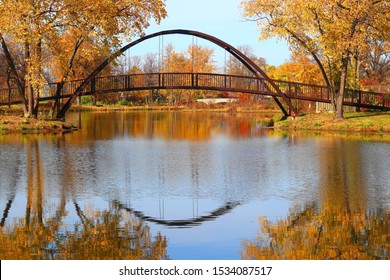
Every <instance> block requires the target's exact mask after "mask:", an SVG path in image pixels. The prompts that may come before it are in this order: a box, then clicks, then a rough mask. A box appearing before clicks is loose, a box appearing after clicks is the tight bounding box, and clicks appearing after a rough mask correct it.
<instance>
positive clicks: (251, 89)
mask: <svg viewBox="0 0 390 280" xmlns="http://www.w3.org/2000/svg"><path fill="white" fill-rule="evenodd" d="M83 81H84V80H75V81H70V82H67V83H65V84H64V86H63V89H62V91H61V95H60V96H56V92H57V88H58V87H59V86H60V85H59V83H50V84H47V85H46V86H45V87H44V91H43V93H42V94H41V97H40V100H54V99H58V98H60V99H65V98H69V97H70V96H72V95H73V93H74V92H75V91H76V89H77V88H78V87H79V86H80V85H81V84H82V82H83ZM273 82H274V83H275V84H276V85H277V86H278V87H279V88H280V90H281V91H282V93H283V94H285V95H286V96H287V97H288V98H290V99H297V100H306V101H314V102H323V103H330V102H331V94H330V91H329V90H328V88H327V87H326V86H319V85H310V84H303V83H294V82H287V81H278V80H273ZM151 89H199V90H214V91H224V92H242V93H248V94H258V95H267V96H276V97H277V96H279V94H278V93H277V92H276V90H275V89H274V88H273V87H272V86H271V85H270V84H269V82H267V80H266V79H263V78H256V77H248V76H237V75H225V74H210V73H151V74H129V75H117V76H106V77H96V78H94V79H93V80H92V81H91V82H90V83H89V84H88V86H87V87H85V89H84V90H83V92H82V94H83V95H92V94H96V93H114V92H126V91H139V90H151ZM18 103H22V101H21V98H20V96H19V93H18V91H17V89H11V90H8V89H3V90H0V106H4V105H8V104H18ZM344 104H345V105H348V106H355V107H362V108H370V109H380V110H390V94H385V93H376V92H369V91H357V90H350V89H347V90H346V94H345V98H344Z"/></svg>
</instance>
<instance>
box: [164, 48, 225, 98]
mask: <svg viewBox="0 0 390 280" xmlns="http://www.w3.org/2000/svg"><path fill="white" fill-rule="evenodd" d="M216 69H217V66H216V62H215V60H214V50H213V49H211V48H208V47H203V46H200V45H196V44H191V45H190V46H188V48H187V49H186V50H185V51H182V52H177V51H175V49H174V47H173V45H172V44H168V45H167V46H166V48H165V50H164V59H163V71H165V72H171V73H174V72H184V73H212V72H214V71H215V70H216ZM176 92H177V95H176V96H175V97H174V96H173V93H172V91H170V92H169V95H170V96H169V100H170V103H171V105H178V103H180V102H182V95H183V94H184V92H183V91H176ZM185 93H187V104H189V103H190V101H191V98H192V97H193V95H194V94H195V93H197V94H199V95H202V94H203V92H200V91H198V92H195V91H191V90H186V91H185Z"/></svg>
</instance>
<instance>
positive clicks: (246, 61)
mask: <svg viewBox="0 0 390 280" xmlns="http://www.w3.org/2000/svg"><path fill="white" fill-rule="evenodd" d="M172 34H181V35H190V36H194V37H198V38H202V39H205V40H207V41H209V42H211V43H214V44H215V45H217V46H219V47H221V48H223V49H225V50H226V51H227V52H229V53H230V54H231V55H233V56H234V57H235V58H237V59H238V60H239V61H240V62H241V63H242V64H243V65H244V66H245V67H246V68H248V70H249V71H250V72H252V73H253V74H254V76H255V77H256V78H263V79H265V81H266V83H265V84H264V85H265V87H272V89H274V90H275V91H276V93H277V95H278V96H273V98H274V100H275V102H276V103H277V104H278V106H279V107H280V109H281V110H282V111H283V113H284V114H285V115H286V116H287V115H289V112H288V111H287V110H286V109H285V108H284V106H283V104H282V103H281V101H280V100H279V98H280V99H282V100H283V101H284V102H285V103H286V104H287V106H288V109H289V111H290V112H292V113H294V114H295V115H297V114H298V112H297V111H296V109H295V108H294V106H293V105H292V103H291V101H290V99H289V98H288V97H287V96H286V95H285V94H284V93H283V92H282V91H281V90H280V89H279V87H278V86H277V85H276V84H275V83H274V82H273V81H272V80H271V79H270V78H269V77H268V75H267V74H266V73H265V72H264V71H263V70H261V69H260V67H259V66H258V65H257V64H256V63H254V62H253V61H252V60H251V59H250V58H248V57H247V56H246V55H245V54H243V53H242V52H241V51H240V50H238V49H237V48H235V47H233V46H232V45H230V44H228V43H226V42H224V41H222V40H220V39H218V38H216V37H214V36H211V35H209V34H206V33H202V32H198V31H194V30H185V29H173V30H165V31H160V32H156V33H153V34H150V35H146V36H144V37H141V38H139V39H138V40H135V41H133V42H131V43H129V44H127V45H126V46H124V47H122V48H121V49H119V50H118V51H116V52H115V53H113V54H112V55H111V56H110V57H109V58H107V59H106V60H105V61H103V62H102V64H100V65H99V66H98V67H97V68H96V69H95V70H94V71H93V72H92V73H91V74H90V75H89V76H88V77H87V78H86V79H85V80H84V81H83V83H82V84H81V85H80V86H79V87H78V88H77V89H76V90H75V92H74V93H73V95H72V96H71V97H70V98H69V99H68V101H67V102H66V103H65V104H64V105H63V107H62V108H61V109H60V110H59V112H57V118H64V117H65V114H66V112H67V111H68V110H69V108H70V106H71V105H72V104H73V102H74V101H75V100H76V98H77V97H79V96H80V95H81V94H82V92H83V89H84V88H85V87H86V86H87V85H88V84H89V83H90V82H91V81H92V80H93V79H94V78H95V77H96V76H97V75H98V74H99V73H100V72H101V71H102V70H103V69H104V68H105V67H106V66H107V65H108V64H110V63H111V62H112V61H114V60H115V59H116V58H117V57H118V56H120V55H121V54H123V53H124V52H126V51H127V50H128V49H130V48H132V47H134V46H135V45H138V44H140V43H142V42H143V41H146V40H149V39H152V38H154V37H158V36H163V35H172Z"/></svg>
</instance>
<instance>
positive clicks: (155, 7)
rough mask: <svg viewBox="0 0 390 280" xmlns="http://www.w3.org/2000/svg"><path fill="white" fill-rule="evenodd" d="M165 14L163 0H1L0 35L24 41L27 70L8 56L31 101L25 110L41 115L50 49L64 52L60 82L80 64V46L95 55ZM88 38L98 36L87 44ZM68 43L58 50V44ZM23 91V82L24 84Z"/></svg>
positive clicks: (1, 37)
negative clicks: (19, 68) (18, 67)
mask: <svg viewBox="0 0 390 280" xmlns="http://www.w3.org/2000/svg"><path fill="white" fill-rule="evenodd" d="M165 16H166V11H165V1H163V0H147V1H140V0H124V1H115V0H96V1H92V2H91V1H88V0H77V1H76V0H64V1H56V0H34V1H30V0H20V1H14V0H4V1H1V2H0V39H1V41H2V48H3V50H6V49H7V42H6V41H5V39H4V38H5V36H8V37H10V38H12V39H13V40H15V41H16V42H18V43H20V44H23V46H24V60H25V62H26V64H27V73H26V74H25V75H24V76H20V73H17V71H15V70H14V68H15V67H12V64H13V60H12V56H10V57H8V56H7V62H8V63H9V65H11V70H12V71H13V74H14V75H18V76H19V77H20V80H22V81H24V82H25V86H26V89H27V99H28V106H26V108H27V109H26V110H27V111H26V112H25V113H26V115H28V116H37V110H38V99H39V96H40V95H41V94H42V92H43V86H44V84H45V82H46V81H45V79H44V75H43V73H44V70H45V69H47V68H50V67H51V65H52V61H49V60H48V59H47V56H46V55H50V54H54V55H62V56H63V57H60V58H59V60H60V61H61V64H62V65H63V67H62V70H61V71H60V72H61V76H62V77H61V78H60V80H61V82H63V81H65V80H66V79H67V78H68V77H69V76H71V73H72V71H73V69H74V67H75V64H76V60H77V57H78V56H79V55H80V53H81V52H80V51H81V50H82V49H84V51H85V52H84V53H83V57H84V58H85V59H92V58H93V57H94V55H95V54H96V53H99V52H101V51H102V50H103V51H106V50H112V49H116V48H118V47H119V45H120V42H121V40H122V39H123V38H126V39H129V38H131V37H132V36H134V35H141V34H142V32H143V30H144V29H145V28H146V27H147V26H148V25H149V21H150V20H152V19H154V20H155V21H156V22H160V20H161V19H163V18H164V17H165ZM86 41H90V42H93V44H92V46H93V47H91V45H89V46H86V45H87V44H85V42H86ZM59 45H61V46H64V48H63V49H62V52H60V54H58V52H57V51H56V48H57V49H58V46H59ZM20 90H21V95H23V96H24V87H23V86H21V87H20Z"/></svg>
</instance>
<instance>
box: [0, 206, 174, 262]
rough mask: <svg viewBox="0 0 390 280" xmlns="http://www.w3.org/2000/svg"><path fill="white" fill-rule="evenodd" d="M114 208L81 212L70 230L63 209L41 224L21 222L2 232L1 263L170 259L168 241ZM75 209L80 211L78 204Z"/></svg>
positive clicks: (31, 220)
mask: <svg viewBox="0 0 390 280" xmlns="http://www.w3.org/2000/svg"><path fill="white" fill-rule="evenodd" d="M113 205H114V204H111V205H110V208H109V209H108V210H104V211H94V212H93V213H90V214H89V215H88V216H89V217H87V216H86V215H85V214H84V213H82V212H81V210H80V209H78V210H77V211H78V214H79V215H80V218H81V222H77V223H75V224H74V225H73V226H74V228H72V229H70V228H68V227H66V226H64V225H61V222H60V221H59V220H61V217H63V215H62V214H63V213H60V212H62V211H61V209H60V210H58V211H57V212H56V216H55V217H52V218H49V219H46V220H45V222H44V223H41V222H40V220H39V219H38V218H37V217H34V218H32V219H30V223H29V224H27V223H26V220H25V219H19V220H18V221H16V222H15V223H13V224H12V226H9V227H7V228H0V244H1V246H0V257H1V259H43V260H46V259H60V260H61V259H75V260H84V259H87V260H94V259H103V260H112V259H121V260H128V259H134V260H160V259H167V258H168V256H167V250H166V248H167V240H166V238H165V237H163V236H162V235H161V234H160V233H159V234H157V236H155V237H153V236H152V235H151V233H150V229H149V227H148V226H146V225H145V224H144V223H143V222H141V221H140V220H139V219H138V218H136V217H134V216H132V215H129V214H128V213H123V211H119V210H118V209H117V208H115V207H114V206H113ZM75 207H78V205H77V203H75Z"/></svg>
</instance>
